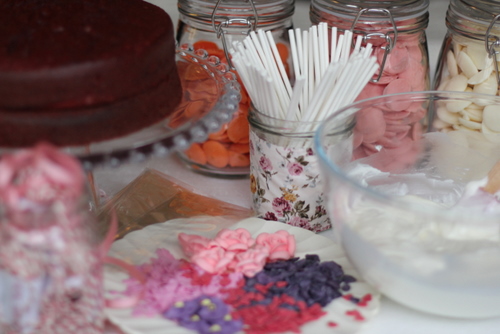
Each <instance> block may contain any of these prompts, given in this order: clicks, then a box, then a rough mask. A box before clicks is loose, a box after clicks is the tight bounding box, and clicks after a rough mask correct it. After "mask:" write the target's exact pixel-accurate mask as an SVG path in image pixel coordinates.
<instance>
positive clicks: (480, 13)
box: [432, 0, 500, 143]
mask: <svg viewBox="0 0 500 334" xmlns="http://www.w3.org/2000/svg"><path fill="white" fill-rule="evenodd" d="M446 26H447V28H448V31H447V33H446V35H445V38H444V41H443V45H442V48H441V53H440V57H439V60H438V64H437V68H436V75H435V81H434V88H435V89H436V90H447V91H460V92H474V93H479V94H489V95H499V92H498V85H499V82H500V75H499V71H498V66H499V65H498V64H499V61H500V57H499V56H498V53H499V50H500V49H499V47H500V3H499V2H498V1H492V0H478V1H474V2H473V3H471V2H470V1H464V0H451V1H450V4H449V6H448V11H447V13H446ZM498 115H500V107H498V106H496V105H489V104H488V100H482V99H474V100H471V101H462V102H461V103H447V104H446V105H443V106H441V107H440V108H438V109H437V110H436V111H435V112H434V115H433V116H434V118H433V123H432V125H433V127H434V128H435V129H436V130H440V131H447V132H448V131H455V130H466V131H473V132H476V133H477V136H479V137H484V136H485V137H486V138H488V140H489V141H493V142H494V143H500V117H499V116H498Z"/></svg>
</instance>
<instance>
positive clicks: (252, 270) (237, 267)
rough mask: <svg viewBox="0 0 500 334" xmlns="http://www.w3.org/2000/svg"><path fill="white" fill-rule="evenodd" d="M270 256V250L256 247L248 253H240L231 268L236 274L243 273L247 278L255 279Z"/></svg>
mask: <svg viewBox="0 0 500 334" xmlns="http://www.w3.org/2000/svg"><path fill="white" fill-rule="evenodd" d="M268 256H269V248H268V247H264V246H260V245H256V246H255V247H254V248H251V249H248V250H247V251H246V252H242V253H238V254H237V255H236V256H235V258H234V260H233V262H232V263H231V265H230V267H231V268H232V269H233V270H234V271H235V272H241V273H242V274H243V275H245V276H247V277H253V276H255V274H257V273H258V272H259V271H261V270H262V268H264V265H265V264H266V261H267V258H268Z"/></svg>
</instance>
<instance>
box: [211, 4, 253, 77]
mask: <svg viewBox="0 0 500 334" xmlns="http://www.w3.org/2000/svg"><path fill="white" fill-rule="evenodd" d="M247 1H248V2H249V3H250V7H251V8H252V11H253V17H252V16H250V17H248V18H228V17H226V21H224V22H221V23H219V25H217V24H216V22H215V18H216V16H217V11H218V10H219V6H220V3H221V2H222V0H217V3H216V4H215V7H214V11H213V12H212V27H213V29H214V31H215V33H216V34H217V38H219V39H220V40H221V41H222V47H223V49H224V56H225V57H226V59H227V63H228V65H229V67H230V68H231V69H232V70H234V66H233V63H232V62H231V57H230V55H229V46H228V43H227V40H226V35H225V34H226V32H227V30H225V29H227V28H229V27H230V26H231V25H234V24H239V25H246V26H247V28H248V29H247V30H243V31H242V32H241V33H242V34H243V35H248V34H249V33H250V32H251V31H253V30H255V27H257V23H258V22H259V16H258V14H257V8H256V7H255V3H254V1H253V0H247Z"/></svg>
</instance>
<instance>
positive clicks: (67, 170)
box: [0, 145, 105, 334]
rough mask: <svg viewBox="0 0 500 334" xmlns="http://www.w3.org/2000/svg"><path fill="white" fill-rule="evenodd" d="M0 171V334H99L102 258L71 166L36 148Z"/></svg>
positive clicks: (5, 162)
mask: <svg viewBox="0 0 500 334" xmlns="http://www.w3.org/2000/svg"><path fill="white" fill-rule="evenodd" d="M0 169H1V170H2V171H3V175H4V178H3V179H2V180H1V181H0V240H1V244H2V246H1V247H0V332H1V333H53V334H63V333H68V332H73V333H95V334H98V333H103V332H104V320H105V315H104V291H103V272H102V259H103V251H102V250H101V248H100V247H99V244H100V240H99V236H98V235H97V221H96V219H95V217H94V215H93V214H92V213H91V212H90V211H89V207H88V203H89V201H88V198H89V196H88V191H86V189H85V184H84V180H85V179H84V174H83V170H82V169H81V167H80V164H79V162H78V161H77V160H76V159H74V158H73V157H71V156H69V155H66V154H64V153H62V152H58V151H57V149H56V148H54V147H51V146H46V145H39V146H37V147H36V148H34V149H33V150H31V149H30V150H23V151H19V152H16V153H13V154H12V155H10V154H6V155H4V156H2V159H1V160H0ZM104 254H105V253H104Z"/></svg>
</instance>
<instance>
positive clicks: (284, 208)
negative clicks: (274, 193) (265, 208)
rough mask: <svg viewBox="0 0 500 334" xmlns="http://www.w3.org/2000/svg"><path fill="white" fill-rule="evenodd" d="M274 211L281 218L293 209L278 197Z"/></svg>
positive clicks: (275, 200) (274, 204)
mask: <svg viewBox="0 0 500 334" xmlns="http://www.w3.org/2000/svg"><path fill="white" fill-rule="evenodd" d="M272 205H273V209H274V211H276V213H277V214H278V215H280V216H283V214H284V213H285V212H289V211H290V210H291V209H292V208H291V206H290V203H288V201H287V200H286V199H284V198H283V197H276V198H275V199H274V200H273V204H272Z"/></svg>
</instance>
